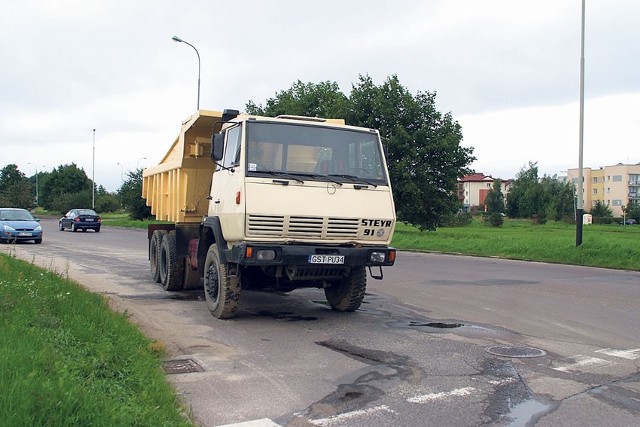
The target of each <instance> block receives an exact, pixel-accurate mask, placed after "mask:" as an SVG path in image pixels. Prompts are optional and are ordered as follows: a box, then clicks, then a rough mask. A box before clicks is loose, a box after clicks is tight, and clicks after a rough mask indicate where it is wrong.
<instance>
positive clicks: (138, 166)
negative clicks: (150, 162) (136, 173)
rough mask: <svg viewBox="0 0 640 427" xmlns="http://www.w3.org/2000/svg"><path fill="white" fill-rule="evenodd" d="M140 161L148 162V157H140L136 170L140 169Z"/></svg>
mask: <svg viewBox="0 0 640 427" xmlns="http://www.w3.org/2000/svg"><path fill="white" fill-rule="evenodd" d="M140 160H147V158H146V157H140V158H139V159H138V161H137V162H136V170H138V169H140Z"/></svg>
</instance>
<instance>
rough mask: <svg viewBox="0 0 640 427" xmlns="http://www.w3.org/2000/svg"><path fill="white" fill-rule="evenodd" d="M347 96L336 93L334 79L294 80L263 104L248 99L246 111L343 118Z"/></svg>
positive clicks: (261, 113)
mask: <svg viewBox="0 0 640 427" xmlns="http://www.w3.org/2000/svg"><path fill="white" fill-rule="evenodd" d="M348 102H349V100H348V98H347V97H346V96H345V95H344V94H343V93H342V92H340V88H339V87H338V84H337V83H336V82H330V81H325V82H320V83H306V84H305V83H303V82H302V81H300V80H298V81H297V82H295V83H294V84H293V85H292V86H291V88H290V89H287V90H283V91H280V92H278V93H276V96H275V98H270V99H268V100H267V102H266V105H265V106H264V107H263V106H262V104H260V105H256V104H255V103H254V102H253V101H249V102H248V103H247V105H246V107H245V108H246V110H247V113H249V114H254V115H259V116H268V117H275V116H279V115H283V114H291V115H298V116H309V117H345V115H346V113H347V109H348Z"/></svg>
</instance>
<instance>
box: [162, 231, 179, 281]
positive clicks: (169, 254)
mask: <svg viewBox="0 0 640 427" xmlns="http://www.w3.org/2000/svg"><path fill="white" fill-rule="evenodd" d="M180 261H182V260H181V259H178V256H177V251H176V233H175V231H171V232H169V233H167V234H165V235H164V236H163V237H162V243H161V244H160V283H162V287H163V288H164V289H165V291H179V290H180V289H182V280H181V279H182V268H181V262H180Z"/></svg>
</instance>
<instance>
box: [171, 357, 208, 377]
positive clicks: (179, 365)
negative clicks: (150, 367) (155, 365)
mask: <svg viewBox="0 0 640 427" xmlns="http://www.w3.org/2000/svg"><path fill="white" fill-rule="evenodd" d="M163 368H164V371H165V372H166V373H167V374H189V373H192V372H204V368H203V367H202V366H200V365H199V364H198V363H197V362H196V361H195V360H193V359H173V360H166V361H165V362H164V363H163Z"/></svg>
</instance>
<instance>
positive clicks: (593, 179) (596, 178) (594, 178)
mask: <svg viewBox="0 0 640 427" xmlns="http://www.w3.org/2000/svg"><path fill="white" fill-rule="evenodd" d="M592 181H593V183H594V184H597V183H598V177H597V176H594V177H593V178H592Z"/></svg>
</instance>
